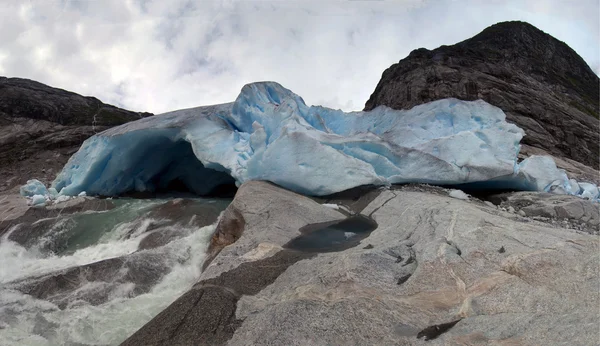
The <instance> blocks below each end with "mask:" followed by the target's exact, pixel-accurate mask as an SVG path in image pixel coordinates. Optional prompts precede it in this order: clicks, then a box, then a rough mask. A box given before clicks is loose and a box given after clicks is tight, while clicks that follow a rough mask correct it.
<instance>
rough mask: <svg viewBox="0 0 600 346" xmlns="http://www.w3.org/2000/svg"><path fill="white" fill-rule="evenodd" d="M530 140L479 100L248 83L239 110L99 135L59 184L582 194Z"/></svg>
mask: <svg viewBox="0 0 600 346" xmlns="http://www.w3.org/2000/svg"><path fill="white" fill-rule="evenodd" d="M523 135H524V133H523V131H522V130H521V129H519V128H518V127H517V126H515V125H512V124H509V123H507V122H506V121H505V115H504V113H503V112H502V111H501V110H500V109H499V108H497V107H494V106H491V105H489V104H487V103H486V102H484V101H481V100H479V101H460V100H456V99H444V100H439V101H434V102H430V103H427V104H423V105H420V106H416V107H414V108H412V109H410V110H393V109H390V108H387V107H378V108H376V109H374V110H372V111H369V112H350V113H345V112H342V111H339V110H333V109H329V108H325V107H320V106H307V105H306V104H305V103H304V101H303V100H302V98H301V97H299V96H298V95H296V94H294V93H293V92H291V91H290V90H287V89H285V88H283V87H282V86H281V85H279V84H277V83H274V82H261V83H253V84H249V85H246V86H244V88H243V89H242V92H241V93H240V95H239V96H238V98H237V99H236V101H235V102H233V103H228V104H223V105H216V106H206V107H198V108H193V109H186V110H180V111H175V112H170V113H165V114H161V115H156V116H154V117H150V118H144V119H141V120H139V121H135V122H132V123H128V124H124V125H121V126H119V127H116V128H112V129H109V130H107V131H105V132H102V133H99V134H97V135H95V136H93V137H91V138H89V139H88V140H87V141H85V143H84V144H83V145H82V147H81V148H80V150H79V151H78V152H77V153H76V154H75V155H73V157H72V158H71V159H70V160H69V162H68V163H67V165H66V166H65V168H64V169H63V171H62V172H61V173H60V175H59V176H58V177H57V178H56V180H55V181H54V183H53V187H55V188H56V189H57V190H58V191H59V192H60V194H62V195H76V194H78V193H80V192H81V191H86V192H87V193H88V194H97V195H117V194H121V193H124V192H128V191H132V190H135V191H155V190H157V189H160V188H166V187H168V186H169V184H171V182H173V181H179V182H181V183H183V184H184V185H185V186H187V187H188V188H189V189H190V190H192V191H194V192H196V193H198V194H207V193H210V191H211V190H213V189H214V188H216V187H218V186H219V185H222V184H229V183H232V182H234V181H235V183H236V184H238V185H239V184H241V183H243V182H244V181H248V180H268V181H272V182H274V183H276V184H278V185H281V186H283V187H285V188H287V189H290V190H294V191H297V192H300V193H303V194H308V195H326V194H331V193H334V192H338V191H342V190H346V189H349V188H352V187H355V186H359V185H366V184H374V185H387V184H395V183H408V182H423V183H431V184H439V185H458V184H469V183H477V184H479V186H482V187H485V186H486V184H488V186H489V187H502V188H516V189H524V190H546V191H549V190H550V188H551V186H555V187H556V186H557V185H560V186H561V191H562V190H564V191H572V190H574V188H573V187H572V186H571V185H572V183H571V182H570V181H569V179H568V178H567V177H566V175H565V174H564V172H563V171H561V170H559V169H557V168H556V166H555V165H554V162H553V161H552V160H550V161H552V162H547V160H545V159H539V158H531V159H527V160H525V161H524V162H522V163H520V164H518V163H517V155H518V153H519V149H520V145H519V143H520V141H521V139H522V137H523ZM554 189H555V190H556V188H554ZM581 190H582V189H580V188H578V189H577V191H578V192H580V191H581ZM588 190H589V189H588ZM588 190H585V191H588ZM596 191H597V190H596ZM594 198H597V196H594Z"/></svg>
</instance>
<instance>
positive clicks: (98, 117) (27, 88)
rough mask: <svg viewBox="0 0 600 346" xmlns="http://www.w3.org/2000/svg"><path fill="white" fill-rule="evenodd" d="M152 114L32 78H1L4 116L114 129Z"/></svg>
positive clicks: (0, 111)
mask: <svg viewBox="0 0 600 346" xmlns="http://www.w3.org/2000/svg"><path fill="white" fill-rule="evenodd" d="M150 115H152V114H151V113H138V112H131V111H128V110H125V109H121V108H117V107H115V106H111V105H107V104H105V103H102V102H101V101H100V100H98V99H97V98H95V97H84V96H81V95H78V94H76V93H73V92H70V91H66V90H62V89H57V88H53V87H50V86H48V85H45V84H42V83H39V82H36V81H32V80H29V79H22V78H6V77H0V116H2V117H8V118H29V119H36V120H46V121H50V122H53V123H57V124H60V125H96V126H115V125H120V124H123V123H126V122H128V121H132V120H136V119H139V118H142V117H146V116H150Z"/></svg>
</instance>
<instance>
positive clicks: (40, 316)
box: [0, 200, 215, 346]
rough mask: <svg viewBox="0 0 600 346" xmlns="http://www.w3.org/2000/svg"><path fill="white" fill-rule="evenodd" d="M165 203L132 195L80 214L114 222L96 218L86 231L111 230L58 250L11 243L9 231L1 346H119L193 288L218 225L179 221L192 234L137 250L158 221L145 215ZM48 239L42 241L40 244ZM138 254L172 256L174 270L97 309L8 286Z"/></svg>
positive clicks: (125, 287) (1, 280)
mask: <svg viewBox="0 0 600 346" xmlns="http://www.w3.org/2000/svg"><path fill="white" fill-rule="evenodd" d="M158 202H161V201H160V200H133V201H131V202H126V203H122V204H120V205H119V206H118V207H117V208H116V209H113V210H111V211H106V212H93V213H83V214H79V215H77V217H79V219H78V220H79V221H80V223H81V222H82V220H84V221H85V220H86V218H87V219H89V218H92V219H93V218H96V219H97V218H98V216H102V217H103V220H107V219H108V220H110V222H104V223H102V222H95V221H92V222H91V223H90V224H89V225H88V226H90V227H92V228H90V229H89V230H88V231H86V232H89V233H90V234H92V233H93V232H94V231H96V232H104V233H103V234H102V235H101V236H100V237H97V236H96V237H95V238H94V242H93V243H92V244H86V241H85V240H84V241H83V242H81V241H80V245H79V247H80V248H78V246H73V248H70V249H66V250H64V251H63V252H62V253H59V254H56V253H51V252H50V253H49V252H48V251H43V250H42V249H40V246H31V247H29V248H25V247H23V246H21V245H19V244H17V243H15V242H13V241H11V240H9V239H8V236H9V234H10V233H7V234H5V235H4V236H3V237H2V240H1V241H0V263H1V264H2V265H1V266H0V344H2V345H36V346H38V345H115V344H119V343H120V342H122V341H124V340H125V339H126V338H127V337H129V336H130V335H131V334H133V333H134V332H135V331H136V330H137V329H139V328H140V327H142V326H143V325H144V324H145V323H146V322H148V321H149V320H150V319H152V318H153V317H154V316H156V315H157V314H158V313H159V312H160V311H161V310H163V309H164V308H165V307H167V306H168V305H169V304H170V303H172V302H173V301H174V300H175V299H177V298H178V297H179V296H180V295H181V294H183V293H184V292H185V291H186V290H188V289H189V288H190V287H191V286H192V285H193V284H194V283H195V282H196V281H197V279H198V277H199V276H200V273H201V267H202V263H203V261H204V259H205V256H206V250H207V247H208V243H209V240H210V236H211V235H212V233H213V231H214V228H215V225H210V226H206V227H201V228H197V227H195V228H194V227H192V226H189V225H187V226H185V225H184V226H180V225H178V227H180V228H181V227H184V228H185V227H188V228H189V229H187V230H185V234H186V235H185V236H183V237H181V238H179V239H175V240H173V241H171V242H170V243H168V244H166V245H164V246H161V247H159V248H155V249H148V250H142V251H138V245H139V243H140V241H141V240H142V239H143V238H144V237H145V236H146V235H147V233H144V228H146V227H148V224H149V221H151V220H149V219H146V218H145V217H144V216H143V214H144V212H145V211H147V210H148V209H149V208H150V207H152V206H155V205H157V204H158ZM162 202H164V200H162ZM63 223H64V222H63ZM65 227H66V226H65V225H63V224H61V221H60V220H59V221H57V222H56V223H55V225H54V226H53V227H52V228H53V232H61V228H65ZM93 227H96V228H97V229H94V228H93ZM54 228H56V229H54ZM44 241H45V239H40V240H39V243H40V244H41V243H43V242H44ZM81 244H84V245H83V246H82V245H81ZM136 251H138V252H137V254H140V253H142V254H141V256H142V258H143V256H144V254H143V252H146V253H147V254H148V255H156V254H158V255H160V256H166V257H169V258H171V259H169V260H167V261H170V262H168V263H171V264H172V266H170V269H169V270H170V271H169V272H168V273H166V274H165V275H164V277H162V278H161V280H160V281H159V282H158V283H157V284H156V285H154V286H153V287H152V288H151V289H150V290H149V291H148V292H147V293H143V294H140V295H137V296H134V295H133V294H132V290H133V288H134V286H135V284H133V283H122V284H119V285H117V287H116V288H112V289H111V290H110V294H109V298H108V300H107V301H106V302H104V303H103V304H99V305H95V306H94V305H91V304H89V303H87V302H84V301H78V300H76V299H75V298H74V300H73V301H70V302H69V304H68V305H67V306H66V307H64V306H63V307H59V306H58V305H56V304H54V303H52V302H50V301H46V300H40V299H36V298H34V297H32V296H30V295H26V294H23V293H21V292H19V291H17V290H15V289H12V287H10V286H11V285H7V284H9V283H11V282H14V281H22V280H25V279H28V278H32V277H38V276H40V275H45V274H49V273H53V272H56V271H57V270H61V269H65V268H71V267H76V266H81V265H85V264H89V263H94V262H97V261H101V260H106V259H110V258H115V257H121V256H126V255H129V254H132V253H134V252H136ZM125 270H126V269H125ZM94 285H98V283H97V282H87V283H84V285H83V287H80V288H78V289H77V290H85V289H92V288H93V286H94Z"/></svg>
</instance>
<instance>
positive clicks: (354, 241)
mask: <svg viewBox="0 0 600 346" xmlns="http://www.w3.org/2000/svg"><path fill="white" fill-rule="evenodd" d="M376 228H377V223H376V222H375V221H374V220H373V219H371V218H368V217H366V216H363V215H354V216H351V217H349V218H347V219H344V220H341V221H335V222H326V223H316V224H310V225H307V226H305V227H302V228H301V229H300V233H302V235H301V236H299V237H296V238H294V239H292V240H291V241H290V242H288V243H287V244H285V245H284V246H283V247H284V248H286V249H291V250H298V251H302V252H336V251H342V250H346V249H349V248H352V247H355V246H357V245H358V244H359V243H360V241H361V240H363V239H365V238H366V237H368V236H369V234H371V232H373V231H374V230H375V229H376Z"/></svg>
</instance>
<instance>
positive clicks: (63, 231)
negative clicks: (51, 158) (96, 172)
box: [2, 198, 229, 309]
mask: <svg viewBox="0 0 600 346" xmlns="http://www.w3.org/2000/svg"><path fill="white" fill-rule="evenodd" d="M127 201H129V200H108V199H94V198H78V199H74V200H70V201H68V202H65V203H63V205H62V207H58V205H53V206H50V207H43V208H30V209H28V210H27V211H26V212H25V213H24V214H23V215H22V216H21V217H18V218H15V219H13V220H11V223H12V224H13V225H14V226H10V227H8V226H7V228H8V229H9V230H10V234H9V235H8V238H7V240H10V241H14V242H16V243H18V244H20V245H21V246H23V247H25V248H26V249H29V248H35V249H37V251H40V252H44V253H47V255H48V256H62V255H65V254H72V253H74V252H75V251H77V250H78V249H82V248H85V247H86V246H89V245H91V244H95V243H96V242H97V241H98V239H100V238H101V237H102V236H103V234H89V233H90V232H89V230H88V229H87V227H86V224H89V222H96V223H102V222H108V226H107V227H105V228H106V231H110V230H112V229H113V226H111V225H112V224H111V222H112V223H114V222H119V220H120V219H115V220H116V221H111V219H113V218H116V217H118V215H116V214H117V213H119V209H118V208H122V206H123V205H124V204H123V203H127ZM129 203H131V202H129ZM228 204H229V201H227V200H208V201H207V200H198V199H196V200H191V199H181V198H178V199H173V200H169V201H166V202H163V203H157V204H155V205H152V204H149V205H150V207H147V208H146V209H140V212H139V215H137V217H136V218H135V219H134V220H131V221H127V219H125V221H126V223H121V225H122V226H123V227H125V228H123V231H122V234H121V235H120V237H121V241H123V242H124V241H126V240H127V239H130V238H133V237H143V239H142V240H141V241H139V245H138V251H135V252H133V253H131V254H128V255H124V256H120V257H115V258H109V259H105V260H101V261H96V262H92V263H89V264H85V265H74V266H71V267H68V268H65V269H61V270H57V271H54V272H51V273H47V274H44V275H38V276H34V277H27V278H25V279H21V280H16V281H13V282H9V283H7V284H5V285H3V287H2V288H3V289H11V290H16V291H19V292H22V293H24V294H27V295H29V296H31V297H34V298H36V299H43V300H46V301H48V302H51V303H53V304H56V306H58V307H59V308H60V309H65V308H68V307H70V306H73V305H77V304H91V305H94V306H96V305H100V304H104V303H106V302H107V301H109V300H110V299H113V298H114V296H115V295H116V296H119V295H125V296H127V297H130V298H131V297H135V296H138V295H140V294H144V293H147V292H149V291H150V290H151V289H152V288H153V287H154V286H155V285H156V284H157V283H159V282H160V281H161V280H162V279H163V278H164V277H165V275H166V274H168V273H169V272H171V270H172V269H173V268H174V267H175V266H177V265H178V264H181V263H184V262H186V261H188V260H189V257H190V256H191V254H189V253H188V254H185V253H183V254H182V253H179V251H178V247H181V246H182V244H179V245H173V246H171V244H172V243H173V242H175V241H176V240H177V239H179V238H183V237H186V236H189V235H190V234H191V232H194V231H195V230H197V229H199V228H201V227H204V226H209V225H212V224H214V223H215V222H216V221H217V219H218V217H219V215H220V213H221V212H222V211H223V210H224V209H225V208H226V207H227V205H228ZM125 205H126V204H125ZM113 210H114V211H115V214H111V215H107V214H106V212H107V211H113ZM84 211H85V212H87V214H85V215H82V214H81V213H82V212H84ZM90 211H93V212H95V214H90V213H89V212H90ZM91 218H95V219H91ZM36 220H37V221H36ZM94 220H96V221H94ZM79 222H83V225H78V223H79ZM94 226H95V227H96V228H95V231H96V232H98V231H99V230H100V229H101V228H102V227H98V225H97V224H96V225H94Z"/></svg>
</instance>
